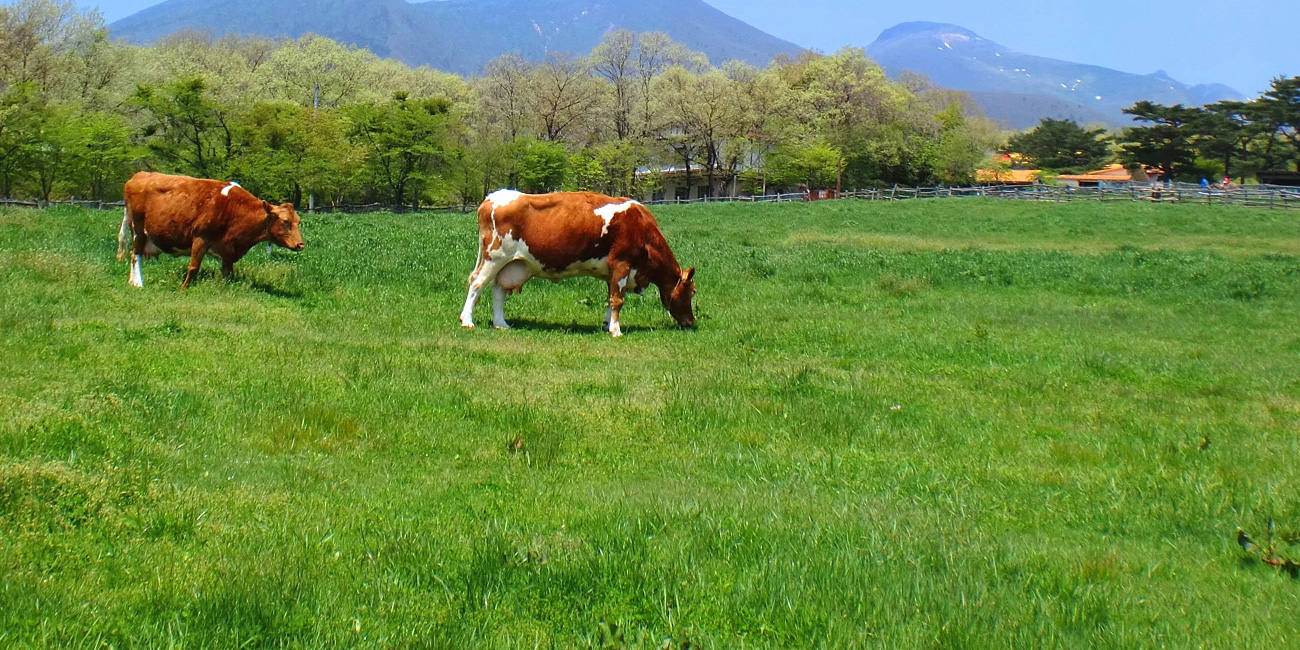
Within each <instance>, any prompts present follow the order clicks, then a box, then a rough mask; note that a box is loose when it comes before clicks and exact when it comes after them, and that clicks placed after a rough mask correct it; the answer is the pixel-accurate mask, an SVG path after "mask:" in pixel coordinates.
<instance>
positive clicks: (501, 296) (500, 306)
mask: <svg viewBox="0 0 1300 650" xmlns="http://www.w3.org/2000/svg"><path fill="white" fill-rule="evenodd" d="M505 308H506V290H505V289H504V288H502V286H501V285H500V284H498V283H496V282H493V283H492V327H495V328H497V329H499V330H508V329H510V323H507V322H506V309H505Z"/></svg>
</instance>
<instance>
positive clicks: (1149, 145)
mask: <svg viewBox="0 0 1300 650" xmlns="http://www.w3.org/2000/svg"><path fill="white" fill-rule="evenodd" d="M1124 112H1125V113H1127V114H1129V115H1132V116H1133V119H1134V120H1140V121H1144V122H1147V123H1148V124H1149V125H1148V126H1134V127H1129V128H1127V129H1124V134H1123V135H1122V136H1121V138H1122V140H1123V146H1122V149H1121V152H1120V159H1121V160H1122V161H1123V162H1125V163H1127V164H1138V165H1144V166H1148V167H1159V168H1160V170H1161V171H1162V172H1163V175H1164V177H1165V178H1175V177H1176V175H1177V173H1178V171H1179V170H1180V169H1181V168H1182V167H1183V166H1186V165H1191V164H1192V162H1193V161H1194V160H1195V159H1196V149H1195V145H1194V142H1193V138H1195V136H1196V134H1195V132H1194V131H1193V129H1192V125H1194V124H1195V123H1196V121H1197V118H1198V113H1199V112H1200V109H1196V108H1187V107H1184V106H1183V105H1182V104H1176V105H1174V106H1163V105H1160V104H1154V103H1152V102H1149V101H1140V102H1138V103H1136V104H1134V105H1133V106H1131V107H1129V108H1126V109H1124Z"/></svg>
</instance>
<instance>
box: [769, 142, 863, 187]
mask: <svg viewBox="0 0 1300 650" xmlns="http://www.w3.org/2000/svg"><path fill="white" fill-rule="evenodd" d="M843 160H844V155H843V154H842V153H841V152H840V150H839V149H836V148H835V147H834V146H832V145H830V144H827V143H825V142H808V143H804V144H798V143H792V144H783V145H781V146H779V147H777V149H776V151H774V152H773V153H772V156H771V161H770V162H769V168H768V169H769V174H770V176H769V179H768V180H769V182H771V183H772V184H773V185H778V186H784V187H795V186H799V185H802V186H804V187H807V188H808V189H825V188H829V187H834V186H835V183H836V181H837V180H838V176H839V171H840V169H841V166H842V165H843Z"/></svg>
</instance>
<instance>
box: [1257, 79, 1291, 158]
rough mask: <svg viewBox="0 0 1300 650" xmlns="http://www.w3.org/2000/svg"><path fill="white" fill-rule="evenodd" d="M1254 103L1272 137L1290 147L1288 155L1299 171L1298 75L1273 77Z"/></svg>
mask: <svg viewBox="0 0 1300 650" xmlns="http://www.w3.org/2000/svg"><path fill="white" fill-rule="evenodd" d="M1254 103H1255V110H1256V112H1257V114H1258V115H1259V116H1260V117H1262V118H1264V121H1266V123H1267V124H1268V125H1269V127H1270V128H1271V129H1272V136H1273V138H1275V139H1276V140H1278V141H1280V142H1282V143H1284V144H1286V145H1289V146H1290V147H1291V152H1290V155H1289V156H1288V157H1289V158H1290V159H1291V160H1292V162H1293V163H1294V164H1295V171H1298V172H1300V77H1277V78H1275V79H1273V82H1272V84H1271V88H1269V90H1268V91H1267V92H1265V93H1264V94H1263V95H1262V96H1260V98H1259V99H1257V100H1256V101H1255V102H1254ZM1269 162H1273V161H1271V160H1270V161H1269Z"/></svg>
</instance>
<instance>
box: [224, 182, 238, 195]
mask: <svg viewBox="0 0 1300 650" xmlns="http://www.w3.org/2000/svg"><path fill="white" fill-rule="evenodd" d="M236 187H243V185H240V184H239V183H236V182H235V181H230V184H229V185H227V186H225V187H223V188H221V196H230V190H231V189H233V188H236Z"/></svg>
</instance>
